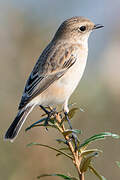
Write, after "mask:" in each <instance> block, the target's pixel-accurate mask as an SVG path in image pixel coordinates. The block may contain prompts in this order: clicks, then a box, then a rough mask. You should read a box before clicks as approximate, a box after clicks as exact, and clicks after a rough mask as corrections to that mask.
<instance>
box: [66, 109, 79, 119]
mask: <svg viewBox="0 0 120 180" xmlns="http://www.w3.org/2000/svg"><path fill="white" fill-rule="evenodd" d="M77 110H78V108H72V109H71V110H70V111H69V113H68V117H69V119H72V118H73V117H74V115H75V113H76V111H77Z"/></svg>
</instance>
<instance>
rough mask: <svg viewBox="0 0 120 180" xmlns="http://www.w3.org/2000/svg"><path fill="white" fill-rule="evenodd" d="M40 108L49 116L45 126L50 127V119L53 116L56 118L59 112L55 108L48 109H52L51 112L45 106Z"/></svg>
mask: <svg viewBox="0 0 120 180" xmlns="http://www.w3.org/2000/svg"><path fill="white" fill-rule="evenodd" d="M40 108H41V109H42V110H43V111H44V112H45V114H47V118H46V120H45V123H44V125H45V126H47V125H49V124H48V122H49V120H50V118H51V116H54V115H55V114H56V113H57V112H56V109H55V108H54V109H53V108H51V107H48V108H49V109H50V111H48V110H47V109H46V108H45V107H44V106H42V105H40ZM46 130H48V129H47V128H46Z"/></svg>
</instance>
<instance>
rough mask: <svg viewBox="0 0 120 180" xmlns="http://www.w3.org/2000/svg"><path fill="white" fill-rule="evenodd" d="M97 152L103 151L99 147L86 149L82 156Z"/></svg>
mask: <svg viewBox="0 0 120 180" xmlns="http://www.w3.org/2000/svg"><path fill="white" fill-rule="evenodd" d="M95 152H98V153H99V152H102V151H101V150H98V149H90V150H85V151H82V153H81V154H80V156H87V155H89V154H91V153H95Z"/></svg>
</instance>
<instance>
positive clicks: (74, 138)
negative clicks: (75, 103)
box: [64, 112, 78, 152]
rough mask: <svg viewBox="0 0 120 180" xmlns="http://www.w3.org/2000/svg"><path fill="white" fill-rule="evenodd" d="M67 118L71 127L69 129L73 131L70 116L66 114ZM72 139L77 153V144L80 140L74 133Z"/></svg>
mask: <svg viewBox="0 0 120 180" xmlns="http://www.w3.org/2000/svg"><path fill="white" fill-rule="evenodd" d="M64 114H65V118H66V120H67V122H68V125H69V128H70V129H71V130H72V129H73V128H72V125H71V122H70V119H69V116H68V113H67V112H65V113H64ZM71 139H72V140H73V141H74V144H75V152H76V151H77V142H78V138H77V135H76V134H75V133H74V132H73V133H72V136H71Z"/></svg>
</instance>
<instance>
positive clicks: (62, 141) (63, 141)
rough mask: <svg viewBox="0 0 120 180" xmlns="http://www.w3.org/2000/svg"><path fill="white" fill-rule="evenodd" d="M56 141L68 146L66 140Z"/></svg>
mask: <svg viewBox="0 0 120 180" xmlns="http://www.w3.org/2000/svg"><path fill="white" fill-rule="evenodd" d="M56 141H57V142H58V143H64V144H67V141H66V140H64V139H56Z"/></svg>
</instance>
